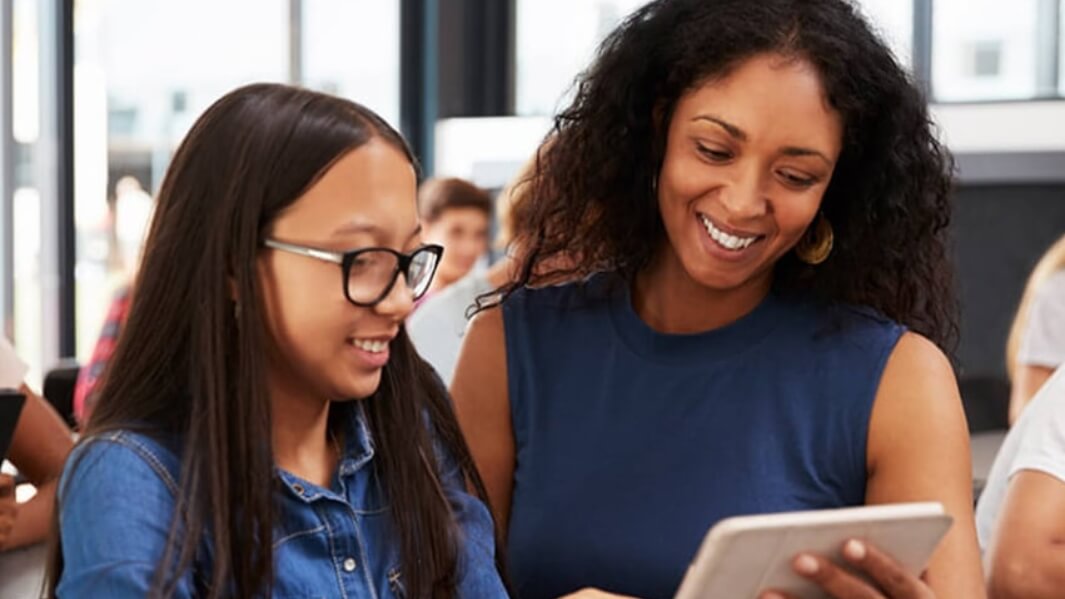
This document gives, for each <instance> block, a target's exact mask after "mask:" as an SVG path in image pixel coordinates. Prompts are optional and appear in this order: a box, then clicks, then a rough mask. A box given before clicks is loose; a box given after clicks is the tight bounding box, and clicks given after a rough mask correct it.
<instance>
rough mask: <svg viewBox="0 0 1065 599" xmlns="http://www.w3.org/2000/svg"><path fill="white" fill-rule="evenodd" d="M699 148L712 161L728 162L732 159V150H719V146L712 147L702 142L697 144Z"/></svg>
mask: <svg viewBox="0 0 1065 599" xmlns="http://www.w3.org/2000/svg"><path fill="white" fill-rule="evenodd" d="M695 145H696V147H697V148H698V150H699V153H700V154H702V155H703V156H705V157H706V159H707V160H709V161H711V162H728V161H729V160H732V152H729V151H727V150H719V149H717V148H711V147H710V146H706V145H703V144H701V143H697V144H695Z"/></svg>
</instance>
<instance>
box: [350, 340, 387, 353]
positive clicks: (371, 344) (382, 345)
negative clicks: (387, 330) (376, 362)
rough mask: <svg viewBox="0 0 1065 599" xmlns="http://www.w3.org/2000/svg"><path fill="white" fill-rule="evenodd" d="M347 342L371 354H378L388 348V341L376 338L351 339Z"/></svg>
mask: <svg viewBox="0 0 1065 599" xmlns="http://www.w3.org/2000/svg"><path fill="white" fill-rule="evenodd" d="M349 343H351V344H352V345H354V346H355V347H357V348H359V349H361V350H363V351H365V352H369V353H371V354H380V353H383V352H384V351H385V350H387V349H388V341H383V340H376V339H351V340H349Z"/></svg>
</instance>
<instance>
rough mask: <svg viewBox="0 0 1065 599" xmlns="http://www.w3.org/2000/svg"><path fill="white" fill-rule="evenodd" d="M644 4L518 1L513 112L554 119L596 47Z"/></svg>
mask: <svg viewBox="0 0 1065 599" xmlns="http://www.w3.org/2000/svg"><path fill="white" fill-rule="evenodd" d="M645 2H646V0H581V1H579V2H574V1H573V0H517V48H516V51H515V55H516V57H517V60H516V62H517V76H516V78H515V81H516V84H515V85H516V89H515V111H516V112H517V114H519V115H522V116H542V115H553V114H555V112H557V109H558V108H560V107H561V106H563V105H564V104H565V100H567V99H568V98H570V97H572V96H571V95H570V94H571V92H572V90H571V87H572V84H573V82H574V80H575V79H576V77H577V75H578V74H579V73H580V71H581V70H582V69H583V68H585V67H586V66H587V65H588V64H589V63H590V62H591V61H592V58H593V57H594V55H595V49H596V46H598V44H599V43H600V42H601V41H602V40H603V38H605V37H606V35H607V34H608V33H610V32H611V31H612V30H613V29H614V28H615V27H617V25H618V24H619V23H621V21H622V20H623V19H624V18H625V17H626V16H628V15H629V14H630V13H632V11H634V10H636V9H637V8H639V7H640V6H642V5H643V4H645Z"/></svg>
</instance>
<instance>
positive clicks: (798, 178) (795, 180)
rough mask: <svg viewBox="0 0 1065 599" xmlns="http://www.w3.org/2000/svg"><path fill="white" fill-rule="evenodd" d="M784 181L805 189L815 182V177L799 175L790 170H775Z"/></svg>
mask: <svg viewBox="0 0 1065 599" xmlns="http://www.w3.org/2000/svg"><path fill="white" fill-rule="evenodd" d="M777 174H779V175H780V178H781V179H783V181H784V183H785V184H787V185H789V186H791V187H795V188H798V189H806V188H807V187H811V186H813V185H814V184H815V183H817V177H810V176H804V175H800V174H798V173H795V172H791V171H777Z"/></svg>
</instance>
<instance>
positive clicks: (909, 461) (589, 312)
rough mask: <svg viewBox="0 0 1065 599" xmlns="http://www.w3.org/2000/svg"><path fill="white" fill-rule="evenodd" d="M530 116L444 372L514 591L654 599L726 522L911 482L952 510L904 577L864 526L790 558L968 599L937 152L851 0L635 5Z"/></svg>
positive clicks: (946, 210) (972, 568)
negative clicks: (510, 226) (503, 245)
mask: <svg viewBox="0 0 1065 599" xmlns="http://www.w3.org/2000/svg"><path fill="white" fill-rule="evenodd" d="M552 135H553V136H554V137H555V140H554V143H553V145H551V146H550V147H549V148H546V149H544V150H542V151H541V153H540V156H539V160H538V167H537V170H536V172H535V173H534V175H533V176H532V179H531V181H530V185H531V189H530V191H529V193H530V196H531V197H530V201H529V202H528V204H529V205H528V213H527V214H526V215H525V217H526V218H528V219H530V222H528V223H527V224H528V225H529V230H530V231H532V233H530V234H529V235H528V238H527V239H524V240H522V244H523V247H525V248H527V249H528V253H527V254H525V255H524V256H523V263H522V268H521V269H520V272H521V275H520V276H519V277H518V279H517V280H516V281H515V282H514V283H513V284H511V285H509V286H507V287H505V288H503V289H501V290H500V291H501V294H500V296H499V297H502V300H501V302H500V303H501V305H500V306H495V307H491V308H488V309H485V310H484V311H482V312H481V314H479V315H478V316H477V318H476V319H475V320H474V322H473V323H472V325H471V329H470V331H469V332H468V334H467V337H466V340H465V345H464V348H463V353H462V356H460V358H459V364H458V368H457V372H456V374H455V378H454V382H453V385H452V392H453V395H454V400H455V403H456V412H457V415H458V417H459V421H460V424H461V425H462V426H463V429H464V432H465V433H466V436H467V439H468V442H469V445H470V448H471V451H472V453H473V456H474V460H475V462H476V463H477V465H478V467H479V469H480V472H481V474H482V475H483V477H484V481H485V484H486V487H487V489H488V495H489V499H490V501H491V504H492V507H493V509H494V511H495V514H496V517H497V520H496V521H497V523H498V525H499V526H500V527H501V530H502V532H504V533H505V536H506V540H507V547H508V552H509V556H510V560H509V567H510V571H511V575H512V576H513V582H514V584H515V590H516V591H517V593H518V595H519V596H521V597H526V598H528V597H532V598H537V597H552V596H557V595H559V594H562V593H566V592H571V591H574V590H576V589H580V588H583V587H599V588H603V589H606V590H609V591H611V592H621V593H626V594H630V595H637V596H641V597H669V596H672V593H673V592H674V591H675V589H676V587H677V585H678V584H679V582H680V580H681V578H682V577H683V575H684V572H685V569H686V567H687V566H688V563H689V561H690V560H691V558H692V556H693V555H694V553H695V551H696V549H697V547H698V545H699V542H700V541H701V539H702V536H703V535H704V533H705V531H706V529H707V527H708V526H709V525H712V524H714V523H715V522H717V521H718V520H720V519H722V518H725V517H728V516H733V515H737V514H745V513H766V512H780V511H790V510H803V509H820V508H836V507H844V506H854V505H862V504H881V503H892V502H905V501H916V500H934V501H939V502H942V503H943V504H944V506H945V507H946V509H947V511H948V512H949V513H950V514H951V515H952V516H953V517H954V526H953V528H952V529H951V531H950V532H949V534H948V535H947V537H946V538H945V540H944V541H943V542H942V543H941V545H940V546H939V548H938V549H937V551H936V553H935V554H934V556H933V558H932V561H931V563H930V565H929V568H928V571H927V572H926V573H925V575H923V576H922V577H920V578H916V577H913V576H910V575H908V574H906V573H904V572H903V571H902V570H901V569H899V568H898V567H897V566H896V565H895V563H894V561H893V560H892V559H891V557H890V556H887V555H884V554H882V553H881V552H880V551H878V550H877V549H876V548H875V547H872V546H870V545H868V544H866V543H863V542H861V541H858V540H852V541H849V542H847V543H846V544H845V545H844V547H842V548H841V549H842V553H843V555H844V556H845V559H846V560H847V561H849V562H850V564H851V566H852V569H851V570H844V569H842V568H839V567H837V566H835V565H833V564H832V562H830V561H828V560H827V559H825V556H820V555H813V554H802V555H799V556H796V557H795V560H794V562H793V566H794V568H795V570H796V571H797V572H798V573H799V574H800V575H802V576H805V577H807V578H809V579H811V580H813V581H814V582H816V583H817V584H819V585H820V586H821V587H823V588H824V589H825V591H826V592H827V593H829V594H830V595H832V596H834V597H839V598H851V597H893V598H902V597H906V598H916V597H921V598H924V597H934V596H939V597H950V598H953V597H967V598H969V597H981V596H983V594H984V589H983V584H982V579H981V578H982V577H981V574H980V563H979V552H978V550H977V545H976V539H975V533H974V530H973V523H972V522H973V516H972V496H971V478H970V477H971V474H970V466H969V460H970V458H969V447H968V437H967V430H966V423H965V416H964V413H963V411H962V407H961V403H960V400H959V397H958V390H957V387H956V384H955V379H954V375H953V372H952V369H951V365H950V362H949V360H948V359H947V358H946V357H945V355H944V351H943V350H942V349H941V348H946V349H948V350H949V349H950V348H951V345H952V343H953V339H954V338H955V336H956V328H957V326H956V322H955V315H954V308H955V302H954V298H953V295H952V288H951V282H952V281H951V280H952V272H951V266H950V264H949V261H948V257H947V250H946V235H947V226H948V223H949V219H950V191H951V169H952V161H951V158H950V156H949V154H948V153H947V151H946V150H945V149H944V148H943V147H942V146H941V145H940V144H939V143H938V142H937V141H936V138H935V136H934V133H933V131H932V128H931V125H930V122H929V116H928V112H927V106H926V103H925V100H924V98H923V97H922V94H921V93H920V92H919V91H918V90H917V89H916V88H915V86H914V85H913V82H912V81H911V80H910V79H909V77H908V76H907V74H906V73H905V71H904V70H903V69H902V68H901V67H900V66H899V64H898V63H897V61H896V60H895V59H894V58H893V57H892V55H891V52H890V51H889V50H888V49H887V47H886V46H885V44H884V43H883V42H882V41H881V40H880V39H879V38H878V37H877V36H876V35H875V34H874V33H873V32H872V31H871V29H870V27H869V25H868V24H867V23H866V22H865V21H864V20H863V18H862V17H861V16H860V15H859V14H857V13H856V10H855V8H854V7H853V5H852V4H850V3H848V2H845V1H844V0H810V1H806V2H796V1H794V0H763V1H760V2H750V1H749V0H658V1H656V2H651V3H650V4H648V5H646V6H644V7H643V8H641V9H639V10H638V11H637V12H635V13H634V14H633V15H632V16H630V17H629V18H628V19H627V20H626V21H625V22H624V23H623V24H622V25H621V26H620V27H619V28H618V29H617V30H616V31H614V32H613V33H612V34H611V35H610V36H609V37H608V38H607V39H606V41H605V42H604V43H603V45H602V46H601V48H600V50H599V54H598V56H597V58H596V60H595V62H594V64H593V65H592V66H591V67H590V68H589V69H588V70H587V71H586V72H585V73H584V74H583V75H582V76H581V78H580V80H579V82H578V86H577V93H576V96H575V98H574V100H573V101H572V104H570V105H569V106H568V107H567V108H566V109H565V110H563V111H562V112H561V114H559V115H558V116H557V117H556V120H555V127H554V130H553V133H552ZM560 278H562V279H567V280H569V281H571V283H569V284H564V285H548V284H545V283H546V282H553V281H558V280H559V279H560ZM853 571H861V572H864V573H866V574H867V575H868V576H869V580H868V581H867V580H866V579H864V578H860V577H858V576H855V575H854V574H853V573H852V572H853ZM764 593H765V594H764V596H766V597H768V596H778V597H780V596H784V595H782V594H780V593H778V592H775V591H773V590H771V589H765V590H764Z"/></svg>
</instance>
